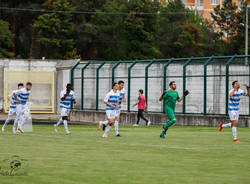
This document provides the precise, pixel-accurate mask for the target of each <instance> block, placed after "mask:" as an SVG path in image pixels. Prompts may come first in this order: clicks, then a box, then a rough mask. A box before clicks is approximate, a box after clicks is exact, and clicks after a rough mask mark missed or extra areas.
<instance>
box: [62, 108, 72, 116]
mask: <svg viewBox="0 0 250 184" xmlns="http://www.w3.org/2000/svg"><path fill="white" fill-rule="evenodd" d="M69 113H70V109H64V108H62V109H61V116H69Z"/></svg>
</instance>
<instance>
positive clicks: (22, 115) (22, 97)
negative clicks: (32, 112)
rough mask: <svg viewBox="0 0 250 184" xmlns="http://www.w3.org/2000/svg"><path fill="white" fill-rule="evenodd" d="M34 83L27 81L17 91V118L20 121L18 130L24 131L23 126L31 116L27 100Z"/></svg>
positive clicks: (15, 94) (15, 95)
mask: <svg viewBox="0 0 250 184" xmlns="http://www.w3.org/2000/svg"><path fill="white" fill-rule="evenodd" d="M31 88H32V83H31V82H27V83H26V86H25V88H22V89H19V90H17V91H15V93H14V97H15V99H16V103H17V106H16V120H15V121H17V122H18V128H17V132H19V133H24V131H23V129H22V126H23V124H24V123H25V121H26V120H27V119H28V117H29V113H28V111H27V108H28V107H27V101H28V100H29V96H30V93H31Z"/></svg>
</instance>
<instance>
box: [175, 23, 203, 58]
mask: <svg viewBox="0 0 250 184" xmlns="http://www.w3.org/2000/svg"><path fill="white" fill-rule="evenodd" d="M180 29H181V32H180V35H179V37H178V39H177V41H175V42H174V43H173V45H174V46H175V47H176V48H177V49H178V53H177V55H178V57H192V56H203V55H204V54H203V43H202V38H203V35H202V31H201V29H200V27H199V26H197V25H196V24H190V23H186V24H184V25H181V26H180Z"/></svg>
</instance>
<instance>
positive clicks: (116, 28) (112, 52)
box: [94, 0, 127, 60]
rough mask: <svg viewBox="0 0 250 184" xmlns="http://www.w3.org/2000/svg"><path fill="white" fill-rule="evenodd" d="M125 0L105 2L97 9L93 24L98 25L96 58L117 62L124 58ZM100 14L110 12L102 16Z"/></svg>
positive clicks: (108, 0)
mask: <svg viewBox="0 0 250 184" xmlns="http://www.w3.org/2000/svg"><path fill="white" fill-rule="evenodd" d="M126 2H127V0H107V1H106V3H105V4H104V5H103V7H102V8H101V9H97V10H96V12H97V14H96V15H95V16H94V17H95V22H96V24H97V25H98V29H97V31H98V58H100V59H104V58H105V59H107V60H119V59H121V58H122V57H123V56H124V50H123V49H122V44H124V40H123V37H122V34H123V33H124V30H123V29H124V26H123V21H124V18H125V14H124V9H125V6H126ZM102 12H111V13H110V14H103V13H102Z"/></svg>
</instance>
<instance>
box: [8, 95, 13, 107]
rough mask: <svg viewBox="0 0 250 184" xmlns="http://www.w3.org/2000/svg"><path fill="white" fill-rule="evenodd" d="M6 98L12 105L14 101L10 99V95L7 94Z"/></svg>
mask: <svg viewBox="0 0 250 184" xmlns="http://www.w3.org/2000/svg"><path fill="white" fill-rule="evenodd" d="M7 100H8V101H9V102H10V103H11V104H12V105H14V102H13V101H12V99H11V98H10V96H7Z"/></svg>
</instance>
